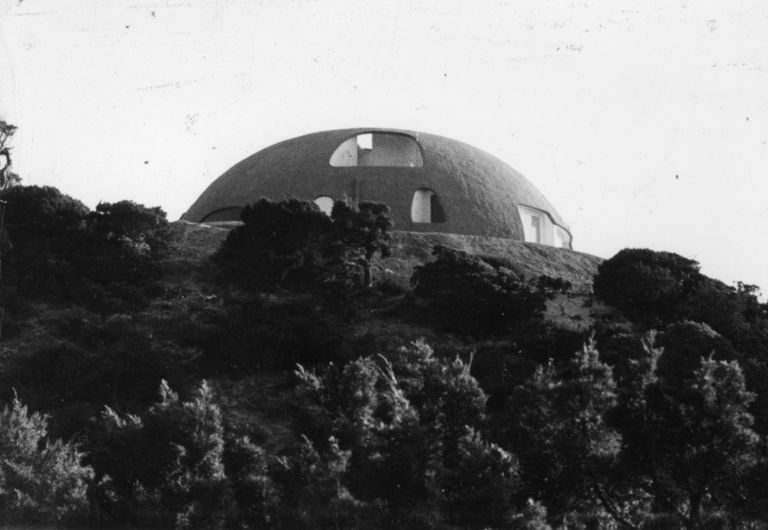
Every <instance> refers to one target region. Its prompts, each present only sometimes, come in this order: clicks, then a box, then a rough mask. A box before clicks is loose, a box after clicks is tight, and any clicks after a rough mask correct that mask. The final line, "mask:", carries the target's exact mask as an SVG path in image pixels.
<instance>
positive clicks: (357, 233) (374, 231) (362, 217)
mask: <svg viewBox="0 0 768 530" xmlns="http://www.w3.org/2000/svg"><path fill="white" fill-rule="evenodd" d="M331 220H332V221H333V233H332V236H331V238H330V241H329V243H328V248H327V253H328V254H329V255H331V256H332V257H333V258H334V259H335V261H336V262H337V263H338V264H339V265H340V266H341V267H342V269H347V268H348V267H349V266H353V267H359V268H360V270H361V271H362V274H361V275H360V278H361V279H360V283H362V285H363V286H365V287H370V286H371V285H372V284H373V277H372V274H371V261H372V259H373V257H374V256H375V255H376V254H379V255H380V256H381V257H384V258H386V257H388V256H389V253H390V248H389V240H390V235H389V231H390V230H391V229H392V227H393V226H394V223H393V221H392V217H391V215H390V210H389V206H387V205H385V204H381V203H376V202H361V203H359V204H355V203H348V202H344V201H336V202H335V203H334V205H333V210H332V212H331ZM344 276H348V274H345V275H344Z"/></svg>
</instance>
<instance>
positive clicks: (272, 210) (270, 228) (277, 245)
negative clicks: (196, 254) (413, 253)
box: [216, 199, 392, 287]
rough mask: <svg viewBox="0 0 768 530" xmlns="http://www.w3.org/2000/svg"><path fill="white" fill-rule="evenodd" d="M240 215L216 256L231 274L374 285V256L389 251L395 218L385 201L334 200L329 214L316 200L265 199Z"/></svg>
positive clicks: (258, 280)
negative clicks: (319, 206) (238, 220)
mask: <svg viewBox="0 0 768 530" xmlns="http://www.w3.org/2000/svg"><path fill="white" fill-rule="evenodd" d="M242 220H243V223H244V225H243V226H240V227H238V228H235V229H234V230H233V231H232V232H230V234H229V236H228V237H227V239H226V240H225V241H224V244H223V245H222V247H221V249H219V252H218V253H217V254H216V261H217V262H218V263H219V264H220V265H221V266H222V268H223V270H224V272H225V275H226V276H227V277H228V278H230V279H236V280H240V281H243V282H247V283H252V284H256V285H258V286H261V287H263V286H267V285H272V284H285V285H291V284H294V285H295V284H301V285H306V284H308V283H310V282H312V281H315V282H331V283H334V284H337V285H338V284H342V285H346V284H348V283H353V284H360V283H362V284H363V285H365V286H370V285H371V283H372V278H371V260H372V259H373V257H374V255H376V254H380V255H382V256H386V255H388V252H389V247H388V241H389V233H388V231H389V229H390V228H392V219H391V217H390V215H389V208H388V207H387V206H386V205H383V204H378V203H370V202H363V203H360V204H359V205H355V204H347V203H345V202H342V201H336V203H335V204H334V207H333V211H332V213H331V216H330V217H328V216H327V215H325V214H324V213H322V212H321V211H320V209H319V208H318V207H317V205H316V204H314V203H310V202H306V201H299V200H296V199H290V200H288V201H282V202H276V203H274V202H271V201H269V200H267V199H261V200H259V201H258V202H256V203H254V204H252V205H249V206H246V207H245V209H244V210H243V213H242ZM358 271H361V273H358ZM356 277H359V278H360V279H359V280H357V281H355V278H356Z"/></svg>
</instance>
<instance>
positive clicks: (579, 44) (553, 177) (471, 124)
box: [0, 0, 768, 290]
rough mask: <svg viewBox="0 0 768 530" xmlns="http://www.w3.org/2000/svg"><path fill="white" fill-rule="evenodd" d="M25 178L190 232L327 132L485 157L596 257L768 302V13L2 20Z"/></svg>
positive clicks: (388, 5)
mask: <svg viewBox="0 0 768 530" xmlns="http://www.w3.org/2000/svg"><path fill="white" fill-rule="evenodd" d="M3 13H4V14H5V17H4V18H2V19H0V20H2V23H1V25H0V31H1V32H2V33H1V34H0V118H5V119H7V120H8V121H11V122H12V123H15V124H16V125H18V126H19V127H20V129H19V133H18V134H17V136H16V138H15V142H14V145H15V146H16V148H15V158H14V166H15V169H16V171H17V172H18V173H20V174H21V176H22V177H23V179H24V182H25V183H26V184H37V185H53V186H57V187H58V188H59V189H61V190H62V191H64V192H66V193H68V194H70V195H72V196H74V197H77V198H79V199H81V200H83V201H84V202H85V203H86V204H88V205H89V206H91V207H93V206H95V205H96V203H98V202H99V201H115V200H120V199H131V200H135V201H137V202H142V203H144V204H146V205H148V206H154V205H160V206H162V207H163V208H164V209H165V210H166V211H167V212H168V214H169V217H170V218H171V219H176V218H178V217H179V216H180V215H181V214H182V213H183V212H184V210H185V209H186V208H187V207H188V206H189V205H190V204H191V203H192V202H193V201H194V200H195V199H196V198H197V196H198V195H199V194H200V193H201V192H202V191H203V190H204V189H205V187H206V186H207V185H208V184H209V183H210V182H212V181H213V180H214V179H215V178H216V177H217V176H219V175H220V174H221V173H222V172H223V171H225V170H226V169H227V168H229V167H230V166H232V165H233V164H235V163H236V162H238V161H239V160H241V159H242V158H244V157H245V156H247V155H249V154H251V153H253V152H255V151H257V150H259V149H261V148H263V147H266V146H268V145H271V144H273V143H275V142H277V141H280V140H284V139H288V138H291V137H294V136H298V135H301V134H305V133H309V132H314V131H318V130H323V129H335V128H343V127H357V126H362V127H368V126H379V127H397V128H404V129H415V130H420V131H424V132H430V133H435V134H441V135H444V136H449V137H451V138H455V139H458V140H462V141H465V142H467V143H469V144H472V145H474V146H476V147H479V148H481V149H484V150H486V151H488V152H490V153H492V154H494V155H496V156H498V157H499V158H501V159H502V160H504V161H506V162H507V163H509V164H510V165H512V166H513V167H515V168H516V169H518V170H519V171H521V172H522V173H523V174H524V175H526V176H527V177H528V178H529V179H530V180H531V181H532V182H533V183H534V184H535V185H536V186H537V187H538V188H539V189H541V190H542V192H544V194H545V195H546V196H547V197H548V198H549V199H550V200H551V201H552V202H553V204H555V206H556V207H557V209H558V210H559V211H560V213H561V214H562V215H563V217H565V219H566V220H567V221H568V222H569V223H570V225H571V228H572V231H573V233H574V245H575V248H576V249H577V250H581V251H584V252H590V253H593V254H597V255H599V256H602V257H610V256H612V255H613V254H614V253H615V252H617V251H618V250H619V249H621V248H624V247H649V248H653V249H658V250H670V251H674V252H677V253H679V254H682V255H684V256H687V257H690V258H693V259H696V260H698V261H699V262H701V264H702V270H703V272H705V273H706V274H709V275H712V276H715V277H717V278H720V279H722V280H724V281H726V282H732V281H735V280H742V281H745V282H748V283H757V284H759V285H761V286H762V287H763V289H764V290H768V267H766V262H767V261H768V184H767V183H766V182H768V3H767V2H765V1H764V0H728V1H722V0H699V1H697V0H678V1H674V0H636V1H629V0H583V1H570V0H509V1H483V0H480V1H466V0H461V1H446V0H429V1H426V2H424V1H422V2H419V1H402V0H382V1H373V0H367V1H366V0H358V1H351V0H350V1H342V0H326V1H312V0H303V1H298V0H297V1H289V0H265V1H262V2H258V1H254V0H164V1H158V0H155V1H151V0H24V1H23V2H19V0H0V14H3Z"/></svg>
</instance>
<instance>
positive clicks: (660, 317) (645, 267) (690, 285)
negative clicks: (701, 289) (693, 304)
mask: <svg viewBox="0 0 768 530" xmlns="http://www.w3.org/2000/svg"><path fill="white" fill-rule="evenodd" d="M701 279H702V276H701V274H700V273H699V264H698V263H697V262H695V261H693V260H690V259H686V258H684V257H682V256H679V255H677V254H673V253H671V252H656V251H653V250H648V249H637V248H629V249H624V250H621V251H620V252H619V253H618V254H616V255H615V256H613V257H612V258H610V259H608V260H606V261H604V262H603V263H601V264H600V266H599V267H598V269H597V275H596V276H595V281H594V289H595V294H597V295H598V296H600V297H601V298H602V299H604V300H605V301H606V302H608V303H609V304H613V305H615V306H616V307H618V308H619V309H621V310H622V311H625V312H626V313H627V314H628V315H629V316H631V317H633V318H638V319H641V320H643V321H644V322H645V323H647V324H648V325H650V326H656V325H658V324H659V323H668V322H670V321H672V320H673V319H674V317H676V316H677V314H678V312H679V309H680V307H681V305H682V304H683V303H684V302H685V300H686V299H687V297H688V296H689V295H690V294H691V293H692V292H693V291H694V290H695V289H696V288H697V286H698V285H699V283H700V282H701Z"/></svg>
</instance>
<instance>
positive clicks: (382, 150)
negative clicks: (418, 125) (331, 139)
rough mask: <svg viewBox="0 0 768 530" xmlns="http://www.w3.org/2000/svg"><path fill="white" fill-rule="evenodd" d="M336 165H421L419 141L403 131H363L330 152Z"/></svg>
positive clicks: (422, 162)
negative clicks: (402, 132) (401, 132)
mask: <svg viewBox="0 0 768 530" xmlns="http://www.w3.org/2000/svg"><path fill="white" fill-rule="evenodd" d="M330 164H331V165H332V166H334V167H361V166H373V167H422V166H423V165H424V159H423V157H422V155H421V147H419V144H418V142H417V141H416V140H415V139H413V138H411V137H410V136H408V135H407V134H400V133H387V132H370V133H361V134H358V135H357V136H353V137H352V138H349V139H347V140H345V141H344V143H342V144H341V145H340V146H339V147H337V148H336V150H335V151H334V152H333V154H332V155H331V160H330Z"/></svg>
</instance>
